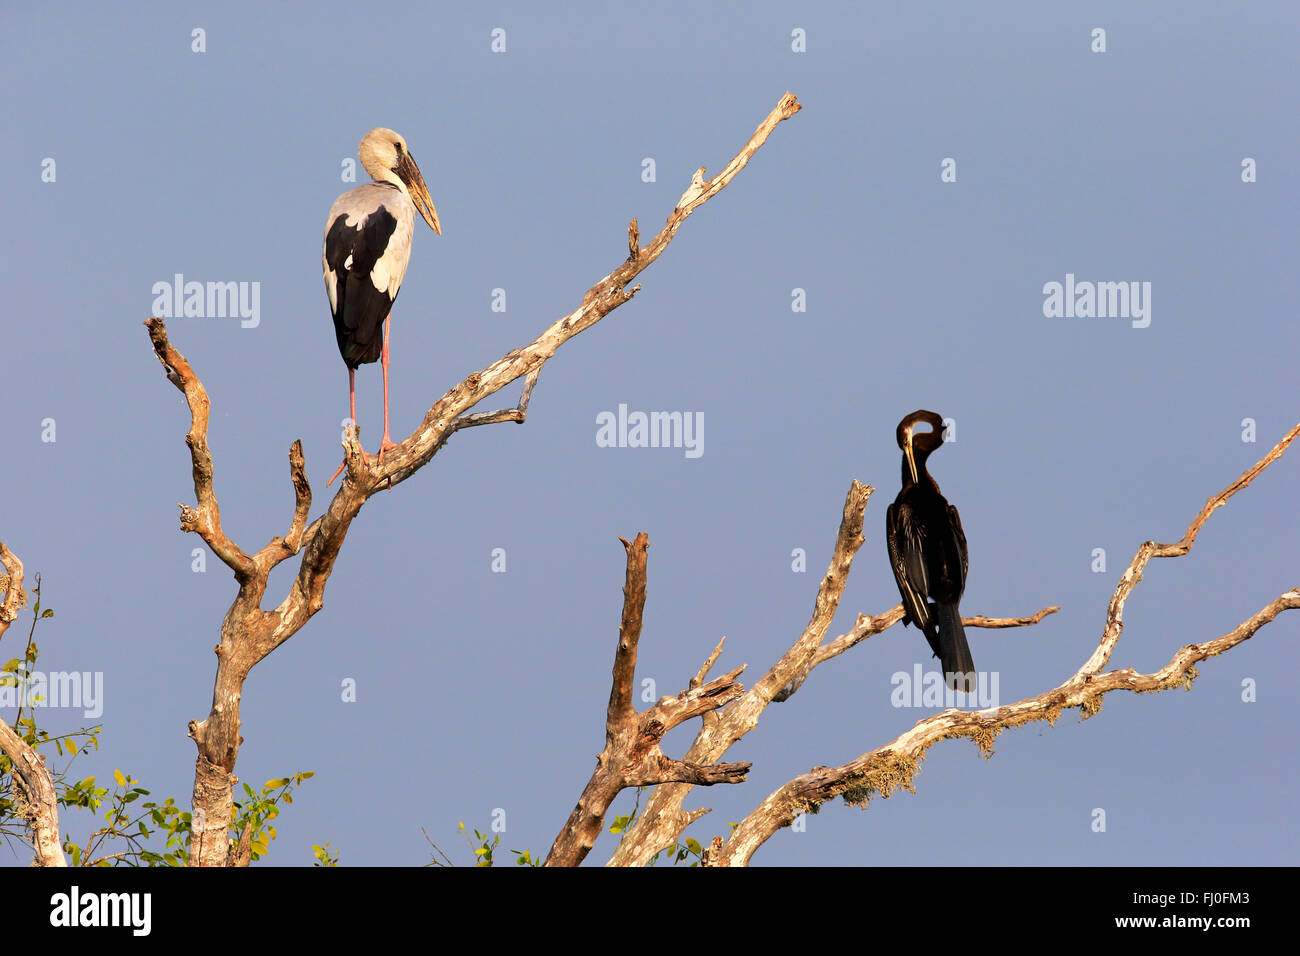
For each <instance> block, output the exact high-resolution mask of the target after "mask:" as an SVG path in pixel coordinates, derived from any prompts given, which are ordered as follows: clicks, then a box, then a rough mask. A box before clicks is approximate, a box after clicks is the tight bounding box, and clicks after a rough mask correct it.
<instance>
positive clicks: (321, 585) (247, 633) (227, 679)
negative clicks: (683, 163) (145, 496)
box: [145, 93, 800, 866]
mask: <svg viewBox="0 0 1300 956" xmlns="http://www.w3.org/2000/svg"><path fill="white" fill-rule="evenodd" d="M799 109H800V104H799V102H798V100H797V99H796V98H795V97H794V96H793V95H792V94H790V93H787V94H786V95H785V96H783V97H782V98H781V101H780V102H779V103H778V104H777V106H776V108H775V109H774V110H772V112H771V113H769V114H768V116H767V118H766V119H764V120H763V122H762V123H760V124H759V126H758V129H756V130H755V131H754V135H753V136H751V137H750V138H749V141H748V142H747V143H746V144H745V146H744V147H743V148H742V149H741V150H740V152H739V153H737V154H736V155H735V157H734V158H733V159H732V160H731V161H730V162H729V163H728V164H727V165H726V166H725V167H724V168H723V169H722V171H721V172H719V173H718V174H717V175H715V176H713V177H712V178H711V179H707V180H705V179H703V177H702V170H701V171H700V172H697V173H696V174H695V178H694V180H693V181H692V184H691V186H690V187H689V188H688V189H687V190H686V192H685V193H684V194H683V195H682V198H681V199H680V200H679V201H678V203H677V206H676V207H675V208H674V209H673V210H672V212H671V213H670V214H669V216H668V220H667V222H666V223H665V224H664V226H663V228H662V229H660V230H659V232H658V234H657V235H655V237H654V238H653V239H652V240H651V241H650V243H649V244H648V245H646V246H642V245H641V244H640V235H639V232H638V229H637V221H636V220H635V219H633V220H632V222H631V224H630V225H629V226H628V255H627V258H626V260H624V261H623V262H622V263H621V264H620V265H619V266H618V267H617V268H615V269H614V270H613V271H612V272H610V274H609V275H607V276H605V277H604V278H603V279H601V280H600V281H599V282H597V283H596V284H595V285H593V286H592V287H591V288H590V289H588V290H587V293H586V295H585V296H583V299H582V303H581V304H580V305H579V306H578V308H576V309H574V310H573V311H572V312H570V313H569V314H568V315H565V316H562V317H561V318H560V319H558V320H556V321H555V322H554V323H553V324H552V325H551V326H550V327H549V328H547V329H546V330H545V331H544V332H542V334H541V335H539V336H538V337H537V338H536V339H534V340H533V341H532V342H530V343H529V344H527V345H525V346H523V347H522V348H518V349H514V350H513V351H511V352H509V353H507V354H506V355H503V356H502V357H501V358H500V359H498V360H497V361H495V362H493V363H492V364H491V365H489V366H488V367H487V368H484V369H482V370H481V371H478V372H473V373H471V374H470V375H468V376H466V378H465V379H464V381H462V382H460V383H459V384H458V385H456V386H454V387H453V388H452V389H451V390H450V391H448V392H447V393H446V394H445V395H443V396H442V397H441V398H439V399H438V400H437V401H436V402H434V404H433V406H432V407H431V408H430V409H429V411H428V412H427V413H426V414H425V416H424V420H423V421H422V422H421V423H420V426H419V427H418V428H417V429H416V430H415V432H414V433H412V434H411V435H410V436H409V437H407V438H406V440H405V441H403V442H401V443H400V444H399V445H398V446H397V447H396V448H395V449H393V450H392V451H390V452H389V453H388V454H386V455H385V456H384V460H383V462H382V464H381V463H379V462H377V461H370V462H367V461H366V460H364V459H363V458H362V451H361V445H360V444H359V442H358V441H357V440H356V436H355V434H353V433H349V434H348V436H347V437H346V438H345V439H344V442H343V447H344V452H345V458H346V462H347V473H346V477H345V478H344V480H343V483H342V485H341V486H340V488H339V490H338V493H337V494H335V496H334V498H333V500H331V501H330V504H329V507H328V508H326V510H325V513H324V514H323V515H321V516H320V517H319V518H317V519H316V520H315V521H313V522H311V523H310V524H308V523H307V515H308V511H309V510H310V508H311V488H310V486H309V485H308V483H307V476H306V472H305V469H304V466H303V455H302V445H301V443H300V442H297V441H295V442H294V443H293V446H292V447H291V448H290V449H289V476H290V479H291V481H292V483H293V490H294V508H293V514H292V517H291V518H290V520H289V528H288V531H287V532H286V533H285V534H284V536H283V537H279V536H277V537H273V538H272V539H271V540H270V541H269V542H268V543H267V544H266V545H265V546H264V547H262V549H261V550H259V551H256V552H253V553H249V552H248V551H245V550H244V549H243V548H241V547H240V546H239V545H238V544H236V543H235V542H234V541H232V540H231V539H230V538H229V537H228V536H227V535H226V533H225V531H224V530H222V526H221V510H220V508H219V506H218V504H217V497H216V493H215V491H214V489H213V460H212V453H211V451H210V450H209V449H208V442H207V429H208V395H207V390H206V389H205V388H204V387H203V383H202V381H200V379H199V376H198V375H197V374H196V373H195V371H194V370H193V368H192V367H191V366H190V364H189V362H187V361H186V359H185V357H184V356H183V355H181V353H180V352H179V351H178V350H177V349H176V348H175V347H174V346H173V345H172V344H171V342H170V341H168V338H167V329H166V326H165V324H164V323H163V320H162V319H159V318H151V319H149V320H148V321H147V322H146V323H145V325H146V326H147V327H148V330H149V338H150V340H151V341H152V343H153V348H154V352H155V353H156V354H157V356H158V360H159V361H160V362H162V364H163V367H164V368H165V369H166V371H167V377H168V379H169V380H170V381H171V382H172V384H174V385H175V386H176V387H177V388H178V389H180V390H181V392H183V393H184V395H185V400H186V402H187V403H188V405H189V409H190V430H189V434H187V435H186V437H185V442H186V444H187V445H188V446H189V449H190V457H191V459H192V463H193V471H194V496H195V506H194V507H188V506H186V505H181V506H180V508H181V519H180V520H181V530H183V531H192V532H194V533H195V534H197V535H199V537H201V538H202V539H203V540H204V541H205V542H206V543H207V545H208V547H210V548H211V549H212V551H213V553H214V554H216V555H217V556H218V557H219V558H220V559H221V560H222V561H223V562H225V564H226V565H227V566H229V567H230V569H231V570H232V571H234V573H235V580H236V582H238V585H239V590H238V593H237V594H236V596H235V600H234V603H233V604H231V606H230V609H229V610H228V611H227V612H226V615H225V619H224V620H223V621H222V624H221V637H220V641H219V642H218V643H217V645H216V648H215V651H216V655H217V675H216V683H215V686H214V688H213V693H212V706H211V709H210V711H209V713H208V716H207V717H206V718H205V719H203V720H200V721H191V722H190V726H189V733H190V736H191V737H192V738H194V742H195V744H196V746H197V748H198V757H197V759H196V762H195V773H194V795H193V806H194V810H193V842H192V844H191V846H190V863H191V865H193V866H224V865H228V864H231V863H239V862H247V856H246V855H239V856H238V857H236V856H232V855H231V851H230V833H229V830H230V820H231V810H232V808H233V799H234V797H233V784H234V770H235V762H236V760H237V759H238V757H239V746H240V743H241V742H242V739H241V737H240V732H239V731H240V716H239V704H240V697H241V695H242V693H243V686H244V680H245V679H246V678H247V677H248V674H249V672H250V671H251V670H252V669H253V667H255V666H256V665H257V664H258V662H260V661H262V660H263V659H264V658H265V657H266V656H267V655H268V654H270V653H271V652H272V651H274V650H275V649H276V648H277V647H279V646H280V645H281V644H283V643H284V642H285V641H287V640H288V639H289V638H290V637H292V636H293V635H294V634H296V633H298V631H299V630H301V629H302V627H303V625H304V624H306V623H307V621H308V620H310V619H311V617H312V615H314V614H315V613H316V612H317V611H319V610H320V609H321V607H323V606H324V602H325V585H326V583H327V582H328V581H329V577H330V573H331V571H332V570H333V568H334V561H335V559H336V558H337V557H338V554H339V549H340V548H341V547H342V546H343V541H344V539H345V538H346V536H347V533H348V528H349V527H350V525H351V524H352V521H353V520H354V519H355V518H356V516H357V515H358V513H360V511H361V508H362V506H363V505H364V504H365V503H366V501H367V500H368V499H369V498H370V497H371V496H372V495H374V494H376V493H377V492H380V491H384V490H387V489H390V488H392V487H394V486H396V485H399V484H401V483H402V482H403V481H405V480H406V479H408V478H410V477H411V476H412V475H414V474H415V473H416V472H417V471H419V470H420V468H422V467H424V466H425V465H427V464H428V463H429V462H430V461H431V460H432V459H433V457H434V455H436V454H437V453H438V451H439V450H440V449H441V448H442V446H443V445H444V444H446V442H447V439H449V438H450V437H451V436H452V435H454V434H455V433H456V432H458V431H460V430H461V429H463V428H471V427H473V426H476V425H491V424H496V423H499V422H518V423H521V424H522V423H523V421H524V419H525V417H526V415H527V413H528V403H529V399H530V398H531V396H532V392H533V387H534V385H536V383H537V377H538V375H540V374H541V371H542V367H543V366H544V365H545V364H546V361H547V359H549V358H550V357H551V356H552V355H554V354H555V351H556V350H557V349H558V348H559V347H560V346H562V345H563V344H564V343H565V342H567V341H569V340H570V339H571V338H573V337H574V336H575V335H577V334H579V333H580V332H584V331H586V330H587V329H589V328H591V327H592V326H593V325H595V324H596V323H597V322H599V321H600V320H601V319H602V318H604V317H605V316H606V315H608V314H609V313H610V312H612V311H613V310H614V309H616V308H618V307H619V306H620V305H622V304H623V303H625V302H627V301H629V300H630V299H631V298H632V296H633V295H634V294H635V293H636V292H637V290H638V289H640V288H641V287H640V286H639V285H637V286H632V287H631V288H629V285H630V283H631V282H632V280H633V279H635V278H636V277H637V276H638V275H639V274H640V273H641V272H642V271H643V270H644V269H646V268H647V267H648V266H649V265H650V264H651V263H652V262H654V261H655V260H656V259H658V258H659V256H660V255H661V254H662V253H663V251H664V250H665V249H666V248H667V247H668V243H669V242H671V241H672V239H673V237H674V236H675V235H676V234H677V230H678V229H680V228H681V226H682V223H684V222H685V221H686V219H687V217H688V216H690V215H691V213H693V212H695V210H696V209H698V208H699V207H700V206H702V205H704V203H706V202H707V201H708V200H709V199H711V198H712V197H713V196H715V195H717V193H718V191H719V190H721V189H722V188H723V187H724V186H726V185H727V183H729V182H731V180H732V179H734V178H735V177H736V175H737V174H738V173H739V172H740V171H741V170H742V169H744V168H745V165H746V163H748V162H749V160H750V157H752V156H753V155H754V153H755V152H757V151H758V149H759V147H761V146H762V145H763V143H764V142H766V140H767V138H768V136H769V135H770V134H771V133H772V131H773V130H774V129H776V127H777V125H778V124H779V123H780V122H781V121H782V120H785V119H789V118H790V117H791V116H793V115H794V114H795V113H797V112H798V111H799ZM520 378H522V379H524V385H523V390H522V392H521V394H520V397H519V401H518V403H517V404H516V405H515V407H513V408H506V409H500V410H497V411H483V412H475V411H472V409H473V408H474V407H475V406H476V405H478V404H479V403H480V402H482V401H483V400H484V399H486V398H488V397H489V396H490V395H493V394H494V393H496V392H498V391H500V390H501V389H502V388H504V387H505V386H507V385H509V384H510V383H511V382H514V381H516V380H517V379H520ZM299 556H300V557H299ZM293 557H299V564H298V574H297V575H296V577H295V578H294V581H293V584H292V585H291V586H290V588H289V592H288V594H286V595H285V596H284V597H283V598H282V599H281V600H280V602H279V603H278V604H277V605H276V606H275V607H274V608H272V609H270V610H266V609H264V608H263V607H262V604H263V601H264V599H265V597H266V589H267V579H268V576H269V575H270V573H271V571H272V569H274V568H275V567H276V566H277V565H278V564H280V562H282V561H285V560H287V559H289V558H293Z"/></svg>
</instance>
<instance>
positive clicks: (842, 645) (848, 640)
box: [772, 604, 1060, 703]
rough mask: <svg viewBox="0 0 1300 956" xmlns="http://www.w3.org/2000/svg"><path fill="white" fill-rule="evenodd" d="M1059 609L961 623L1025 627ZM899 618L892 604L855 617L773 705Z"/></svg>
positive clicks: (898, 609) (898, 606) (898, 608)
mask: <svg viewBox="0 0 1300 956" xmlns="http://www.w3.org/2000/svg"><path fill="white" fill-rule="evenodd" d="M1059 610H1060V607H1059V606H1056V605H1053V606H1052V607H1045V608H1043V609H1042V610H1041V611H1037V612H1035V613H1034V614H1031V615H1029V617H985V616H984V615H982V614H977V615H976V616H975V617H963V618H962V619H961V621H962V623H963V624H964V625H966V626H967V627H987V628H1001V627H1029V626H1031V625H1034V624H1037V623H1038V622H1039V621H1041V620H1042V619H1043V618H1045V617H1047V615H1049V614H1055V613H1056V612H1057V611H1059ZM902 619H903V605H901V604H895V605H894V606H893V607H891V608H890V609H889V610H888V611H886V612H885V613H884V614H877V615H876V616H875V617H871V616H870V615H868V614H859V615H858V621H857V623H856V624H855V625H853V630H851V631H849V632H848V633H847V634H841V635H840V636H839V637H837V638H835V640H833V641H831V642H830V643H829V644H823V645H822V646H821V647H819V648H818V649H817V653H816V654H814V655H813V658H812V660H811V661H809V663H808V666H807V667H805V668H804V669H803V670H802V671H800V672H799V673H798V674H797V675H796V676H795V678H794V679H793V680H792V681H790V683H788V684H786V685H785V687H783V688H781V691H780V693H778V694H777V695H776V696H775V697H773V698H772V700H773V701H775V702H776V703H781V702H782V701H786V700H789V699H790V698H791V697H793V696H794V692H795V691H797V690H798V689H799V688H800V687H802V686H803V682H804V681H805V680H807V679H808V675H809V674H811V673H812V671H813V668H814V667H816V666H817V665H818V664H824V663H825V662H826V661H828V660H830V659H831V658H832V657H839V656H840V655H841V654H843V653H844V652H845V651H847V650H848V649H849V648H851V647H856V646H857V645H858V644H860V643H862V642H863V641H865V640H866V639H867V638H869V637H875V636H876V635H877V634H880V633H882V632H883V631H886V630H888V629H889V628H891V627H893V626H894V625H895V624H897V623H898V622H899V621H901V620H902Z"/></svg>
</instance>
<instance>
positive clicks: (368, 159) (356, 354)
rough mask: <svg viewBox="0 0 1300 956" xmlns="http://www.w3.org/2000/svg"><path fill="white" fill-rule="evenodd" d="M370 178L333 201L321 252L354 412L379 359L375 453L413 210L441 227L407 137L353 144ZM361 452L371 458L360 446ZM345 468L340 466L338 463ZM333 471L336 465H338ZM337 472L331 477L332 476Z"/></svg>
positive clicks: (378, 132) (385, 444)
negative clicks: (360, 373) (360, 372)
mask: <svg viewBox="0 0 1300 956" xmlns="http://www.w3.org/2000/svg"><path fill="white" fill-rule="evenodd" d="M357 152H358V154H359V155H360V157H361V165H362V167H363V168H364V169H365V171H366V172H367V173H369V174H370V177H371V178H372V179H373V180H374V182H372V183H367V184H366V185H364V186H358V187H357V188H356V189H353V190H351V191H349V192H346V193H344V194H343V195H342V196H340V197H339V198H338V199H336V200H335V201H334V205H333V206H331V207H330V214H329V219H328V220H326V223H325V248H324V252H323V253H322V256H321V261H322V265H323V267H324V270H325V291H326V293H327V294H328V295H329V300H330V311H331V312H332V313H333V315H334V334H335V337H336V338H337V339H338V345H339V354H340V355H342V356H343V361H344V363H346V365H347V367H348V404H349V412H350V416H351V421H352V423H353V424H354V425H355V424H356V420H357V384H356V383H357V379H356V376H357V368H358V367H359V366H361V365H364V364H366V363H367V362H373V361H375V360H376V359H380V360H381V361H380V364H381V366H382V368H383V373H384V437H383V438H382V439H381V440H380V443H379V460H380V461H381V462H382V461H383V460H384V452H385V451H387V450H388V449H390V448H395V447H397V446H396V445H395V444H394V443H393V441H392V440H391V439H390V438H389V435H388V339H389V327H390V325H391V321H392V319H391V311H392V307H393V301H394V300H395V299H396V298H397V292H398V290H399V289H400V288H401V286H402V277H403V276H405V275H406V266H407V263H408V262H409V261H410V259H411V236H412V233H413V232H414V231H415V213H416V211H417V210H418V211H419V213H420V215H421V216H422V217H423V218H424V221H425V222H427V223H428V224H429V228H431V229H432V230H433V231H434V232H436V233H437V234H438V235H442V227H441V226H439V225H438V212H437V210H435V209H434V208H433V200H432V199H430V198H429V189H428V187H427V186H425V184H424V177H423V176H421V175H420V168H419V167H418V166H416V165H415V160H414V159H413V158H412V157H411V153H410V151H409V150H408V149H407V148H406V140H404V139H403V138H402V137H401V136H399V135H398V134H397V133H395V132H393V131H392V130H391V129H384V128H383V127H379V128H376V129H372V130H371V131H370V132H369V133H367V134H366V135H365V137H364V138H363V139H362V140H361V146H360V147H359V148H358V150H357ZM361 455H362V458H363V459H365V460H366V461H369V458H368V456H366V453H365V449H362V451H361ZM339 471H342V466H341V465H340V466H339ZM334 474H335V477H337V476H338V472H335V473H334ZM333 480H334V479H333V478H331V479H330V481H333Z"/></svg>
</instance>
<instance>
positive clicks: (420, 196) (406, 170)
mask: <svg viewBox="0 0 1300 956" xmlns="http://www.w3.org/2000/svg"><path fill="white" fill-rule="evenodd" d="M397 175H399V176H401V177H402V182H404V183H406V188H407V189H409V190H410V191H411V201H412V202H414V203H415V208H416V209H418V210H420V215H421V216H423V217H424V221H425V222H427V223H428V224H429V228H430V229H432V230H433V231H434V232H436V233H437V234H438V235H440V236H441V235H442V227H441V226H440V225H438V210H436V209H434V208H433V200H432V199H431V198H430V197H429V187H428V186H426V185H425V184H424V177H423V176H421V175H420V167H419V166H417V165H415V160H414V159H412V158H411V154H410V153H407V152H403V153H402V155H401V158H400V159H399V160H398V163H397Z"/></svg>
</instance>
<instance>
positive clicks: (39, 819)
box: [0, 541, 68, 866]
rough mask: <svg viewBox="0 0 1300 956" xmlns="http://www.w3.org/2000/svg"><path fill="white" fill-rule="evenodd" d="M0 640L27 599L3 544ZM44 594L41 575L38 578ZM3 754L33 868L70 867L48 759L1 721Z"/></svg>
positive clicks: (17, 566) (18, 567) (17, 564)
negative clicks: (15, 791)
mask: <svg viewBox="0 0 1300 956" xmlns="http://www.w3.org/2000/svg"><path fill="white" fill-rule="evenodd" d="M0 565H3V566H4V570H5V573H4V574H0V636H3V635H4V632H5V631H6V630H8V629H9V625H10V624H12V623H13V622H14V621H15V620H17V618H18V610H19V608H21V607H22V606H23V603H24V602H25V600H26V595H25V594H24V592H23V563H22V561H20V560H19V559H18V555H16V554H14V553H13V552H12V551H10V550H9V549H8V548H7V547H5V544H4V542H3V541H0ZM36 580H37V590H38V591H39V590H40V575H39V574H38V575H37V576H36ZM0 752H3V753H4V755H5V756H6V757H8V758H9V759H10V760H12V761H13V777H14V779H15V780H16V781H17V783H18V793H19V794H20V795H21V797H22V803H24V804H25V806H20V807H18V815H19V816H25V817H26V818H27V821H28V824H29V825H30V826H31V828H32V849H33V851H34V852H35V854H36V855H35V856H34V857H33V859H32V865H33V866H67V865H68V861H67V859H66V858H65V857H64V855H63V846H62V844H61V843H60V841H59V801H58V794H57V793H56V792H55V789H54V779H53V778H52V777H51V776H50V771H49V768H48V767H46V766H45V758H44V757H43V756H41V755H40V754H38V753H37V752H36V751H35V750H34V749H33V748H32V747H31V746H29V745H28V743H27V741H25V740H23V738H22V737H20V736H18V734H17V733H15V732H14V730H13V729H12V728H11V727H10V726H9V725H8V724H7V723H6V722H5V721H4V720H3V719H0Z"/></svg>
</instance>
